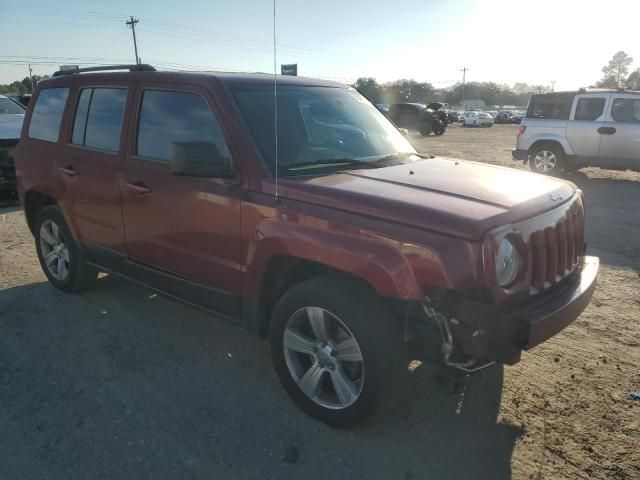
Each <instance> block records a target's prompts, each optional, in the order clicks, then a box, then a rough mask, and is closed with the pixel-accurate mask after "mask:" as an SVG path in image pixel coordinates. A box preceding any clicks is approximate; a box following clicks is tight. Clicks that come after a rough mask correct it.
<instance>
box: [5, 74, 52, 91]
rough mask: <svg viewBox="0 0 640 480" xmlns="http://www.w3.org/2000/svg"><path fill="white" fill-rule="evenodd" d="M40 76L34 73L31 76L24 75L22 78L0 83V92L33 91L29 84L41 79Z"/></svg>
mask: <svg viewBox="0 0 640 480" xmlns="http://www.w3.org/2000/svg"><path fill="white" fill-rule="evenodd" d="M42 78H43V77H41V76H40V75H34V76H33V77H31V78H29V77H24V78H23V79H22V80H16V81H15V82H12V83H8V84H6V85H0V93H33V90H32V88H31V85H35V84H36V83H38V82H39V81H40V80H42ZM32 82H33V83H32Z"/></svg>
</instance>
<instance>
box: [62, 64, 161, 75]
mask: <svg viewBox="0 0 640 480" xmlns="http://www.w3.org/2000/svg"><path fill="white" fill-rule="evenodd" d="M111 70H129V71H130V72H155V71H156V69H155V68H154V67H152V66H151V65H148V64H146V63H141V64H133V65H105V66H101V67H86V68H79V67H78V66H77V65H74V66H71V67H66V68H63V67H60V70H58V71H57V72H55V73H54V74H53V76H54V77H59V76H62V75H75V74H77V73H85V72H108V71H111Z"/></svg>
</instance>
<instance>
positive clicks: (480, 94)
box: [0, 51, 640, 106]
mask: <svg viewBox="0 0 640 480" xmlns="http://www.w3.org/2000/svg"><path fill="white" fill-rule="evenodd" d="M632 63H633V58H632V57H630V56H629V55H628V54H627V53H625V52H623V51H619V52H617V53H616V54H615V55H614V56H613V57H612V58H611V60H609V63H607V65H605V66H604V67H602V74H603V76H602V78H601V79H600V80H598V81H597V82H596V83H595V85H593V86H595V87H598V88H619V87H625V88H627V89H629V90H640V68H637V69H635V70H634V71H632V72H631V73H629V70H630V67H631V65H632ZM43 78H46V76H45V77H41V76H39V75H34V76H33V77H32V78H31V79H30V78H29V77H25V78H23V79H22V80H16V81H15V82H12V83H9V84H6V85H0V94H2V93H33V92H32V88H31V86H32V84H33V85H35V84H36V83H38V82H39V81H40V80H42V79H43ZM353 86H354V87H355V88H356V89H357V90H358V91H359V92H360V93H362V94H363V95H364V96H365V97H367V98H368V99H369V100H371V101H372V102H373V103H386V104H390V103H401V102H416V103H430V102H434V101H442V102H447V103H449V104H450V105H460V104H461V103H462V97H463V94H464V98H465V99H466V100H469V99H479V100H483V101H484V102H485V104H486V105H497V106H503V105H513V106H525V105H526V104H527V102H528V101H529V97H530V96H531V95H532V94H534V93H546V92H549V91H551V89H550V88H549V87H548V86H545V85H529V84H526V83H516V84H515V85H513V86H512V87H510V86H508V85H505V84H500V83H495V82H469V83H466V84H465V85H464V87H463V85H462V84H461V83H456V84H455V85H453V86H452V87H449V88H435V87H434V86H433V85H432V84H431V83H429V82H418V81H416V80H410V79H402V80H396V81H394V82H387V83H378V82H377V81H376V79H375V78H372V77H362V78H358V79H357V80H356V82H355V83H354V84H353Z"/></svg>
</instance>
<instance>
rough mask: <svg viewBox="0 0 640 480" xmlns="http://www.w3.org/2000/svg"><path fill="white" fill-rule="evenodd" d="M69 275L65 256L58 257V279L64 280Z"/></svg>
mask: <svg viewBox="0 0 640 480" xmlns="http://www.w3.org/2000/svg"><path fill="white" fill-rule="evenodd" d="M66 277H67V263H66V262H65V261H64V258H62V257H60V258H58V279H59V280H64V279H65V278H66Z"/></svg>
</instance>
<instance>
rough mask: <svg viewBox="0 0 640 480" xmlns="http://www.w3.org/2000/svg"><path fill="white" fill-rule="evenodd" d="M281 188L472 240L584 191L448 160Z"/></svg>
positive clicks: (288, 182) (290, 181)
mask: <svg viewBox="0 0 640 480" xmlns="http://www.w3.org/2000/svg"><path fill="white" fill-rule="evenodd" d="M280 183H281V185H282V189H281V191H282V194H281V196H282V197H285V198H291V199H295V200H300V201H305V202H312V203H319V204H320V203H321V204H323V205H326V206H330V207H333V208H337V209H341V210H345V211H350V212H353V213H358V214H364V215H367V216H370V217H375V218H379V219H386V220H389V221H392V222H396V223H402V224H406V225H412V226H416V227H419V228H424V229H428V230H432V231H439V232H442V233H446V234H449V235H455V236H458V237H463V238H469V239H478V238H480V237H481V236H482V235H484V234H485V233H486V232H487V231H488V230H490V229H491V228H493V227H496V226H499V225H506V224H509V223H514V222H518V221H522V220H524V219H526V218H529V217H533V216H536V215H539V214H541V213H543V212H545V211H548V210H551V209H553V208H556V207H557V206H559V205H561V204H562V203H564V202H566V201H568V200H569V199H570V198H571V197H573V195H574V193H575V192H576V190H577V188H576V186H575V185H574V184H573V183H571V182H567V181H564V180H559V179H556V178H551V177H545V176H542V175H538V174H534V173H528V172H523V171H520V170H515V169H512V168H507V167H499V166H496V165H490V164H485V163H477V162H470V161H465V160H456V159H452V158H444V157H436V158H431V159H421V160H419V161H415V162H409V163H405V164H402V165H394V166H389V167H384V168H377V169H368V170H363V169H360V170H351V171H345V172H341V173H338V174H334V175H328V176H318V177H296V178H286V179H285V178H282V179H281V181H280Z"/></svg>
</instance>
